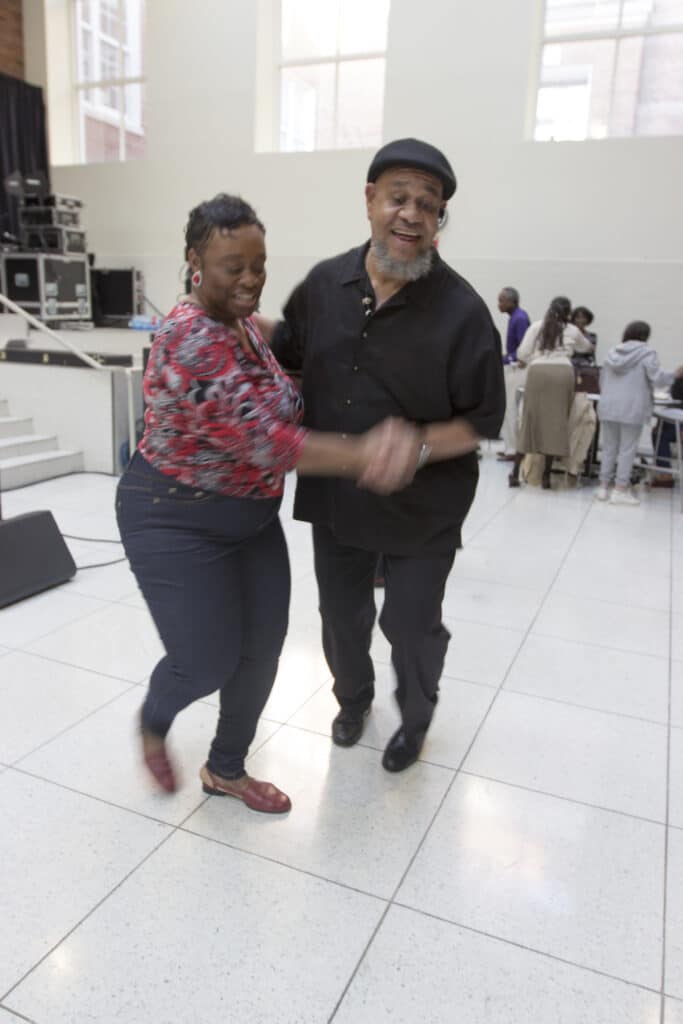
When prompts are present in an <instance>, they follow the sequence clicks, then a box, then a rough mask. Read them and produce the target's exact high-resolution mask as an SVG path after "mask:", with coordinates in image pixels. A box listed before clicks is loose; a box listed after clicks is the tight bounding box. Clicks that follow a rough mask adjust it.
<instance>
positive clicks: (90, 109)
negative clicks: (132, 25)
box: [70, 0, 146, 163]
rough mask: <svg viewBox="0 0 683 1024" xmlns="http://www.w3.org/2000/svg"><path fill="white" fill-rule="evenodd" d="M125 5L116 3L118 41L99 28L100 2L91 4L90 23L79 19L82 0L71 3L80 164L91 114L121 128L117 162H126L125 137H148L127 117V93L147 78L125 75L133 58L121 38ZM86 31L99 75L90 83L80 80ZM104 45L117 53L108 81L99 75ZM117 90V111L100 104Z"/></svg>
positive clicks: (121, 1) (118, 0) (91, 0)
mask: <svg viewBox="0 0 683 1024" xmlns="http://www.w3.org/2000/svg"><path fill="white" fill-rule="evenodd" d="M126 2H127V0H116V6H117V10H118V29H119V38H116V37H115V36H112V35H110V34H109V33H107V32H103V31H102V30H101V28H100V18H99V14H100V0H89V4H90V14H91V20H90V21H83V20H82V19H81V16H80V6H79V0H70V5H71V10H70V18H71V27H72V35H73V69H74V73H73V117H74V121H75V124H76V126H77V136H78V148H79V157H80V161H81V163H86V162H87V161H86V146H85V117H86V116H87V115H88V114H90V115H92V117H93V118H95V119H96V120H98V121H102V122H104V123H106V124H109V125H112V126H115V127H118V136H119V139H118V142H119V145H118V162H119V163H122V162H125V161H126V159H127V157H126V134H128V133H132V134H136V135H139V136H140V137H141V138H144V136H145V129H144V125H143V123H142V120H141V119H140V120H133V119H131V118H129V117H128V115H127V114H126V95H125V89H126V86H129V85H140V86H144V84H145V81H146V79H145V75H144V74H140V75H125V74H124V73H123V71H124V68H125V61H126V57H129V56H130V54H131V46H130V44H129V42H128V40H127V39H126V38H121V35H122V30H123V27H124V25H125V24H126V21H127V18H126ZM138 2H139V3H140V4H141V5H144V0H138ZM141 18H144V6H143V9H142V12H141ZM83 29H85V30H87V31H88V32H90V35H91V43H92V67H93V71H94V72H96V76H95V77H93V78H91V79H87V80H86V79H84V78H82V76H81V70H82V69H81V33H82V31H83ZM102 43H106V44H108V45H109V46H113V47H115V48H116V53H117V74H116V75H114V76H110V77H108V78H99V77H97V74H99V71H100V69H101V61H100V54H101V47H102ZM142 50H143V44H141V47H140V51H141V52H140V66H141V68H143V67H144V63H143V52H142ZM111 88H118V89H119V97H120V106H119V109H118V110H117V109H116V108H115V107H112V106H110V105H109V104H107V103H103V102H101V100H100V97H102V96H103V95H104V93H105V91H106V90H107V89H111ZM88 92H90V93H91V94H92V97H93V99H89V98H88V97H87V93H88ZM82 94H86V95H85V96H83V106H84V112H83V116H82V114H81V105H80V101H81V95H82Z"/></svg>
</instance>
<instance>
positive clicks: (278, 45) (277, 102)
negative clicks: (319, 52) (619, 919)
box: [271, 0, 391, 153]
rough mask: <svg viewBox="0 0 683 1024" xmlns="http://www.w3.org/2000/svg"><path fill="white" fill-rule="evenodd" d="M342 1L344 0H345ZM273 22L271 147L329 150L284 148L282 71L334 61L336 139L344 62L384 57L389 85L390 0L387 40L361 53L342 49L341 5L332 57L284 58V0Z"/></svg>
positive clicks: (280, 150)
mask: <svg viewBox="0 0 683 1024" xmlns="http://www.w3.org/2000/svg"><path fill="white" fill-rule="evenodd" d="M342 2H343V0H342ZM273 7H274V9H275V10H274V13H273V22H272V40H273V50H274V53H273V65H274V70H275V73H274V76H273V111H274V117H273V119H272V137H271V145H272V151H273V152H276V153H311V152H313V153H321V152H330V151H331V150H330V149H329V148H323V147H321V148H318V147H315V146H314V147H313V149H295V150H290V149H283V148H282V145H281V139H282V72H283V71H284V70H286V69H287V68H302V67H319V66H321V65H327V66H329V65H334V87H333V121H332V133H331V134H332V138H333V139H334V140H335V142H336V140H337V138H338V131H339V74H340V65H341V64H351V63H355V62H357V61H368V60H382V61H384V75H385V85H386V67H387V53H388V50H389V46H388V33H389V18H390V17H391V0H389V11H388V14H387V43H386V46H385V48H384V49H383V50H367V51H363V52H361V53H352V54H348V55H344V54H340V53H339V36H340V13H341V5H340V7H339V9H338V12H339V13H338V14H337V32H336V43H335V46H336V53H335V54H334V56H330V57H301V58H289V59H285V58H284V57H283V55H282V0H277V2H276V3H274V4H273ZM382 113H384V98H383V100H382ZM347 148H349V147H346V146H337V145H334V146H333V147H332V151H339V150H344V149H347ZM352 148H363V147H352Z"/></svg>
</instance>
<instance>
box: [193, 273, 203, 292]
mask: <svg viewBox="0 0 683 1024" xmlns="http://www.w3.org/2000/svg"><path fill="white" fill-rule="evenodd" d="M201 283H202V272H201V270H195V272H194V274H193V275H192V284H193V285H194V286H195V288H199V286H200V285H201Z"/></svg>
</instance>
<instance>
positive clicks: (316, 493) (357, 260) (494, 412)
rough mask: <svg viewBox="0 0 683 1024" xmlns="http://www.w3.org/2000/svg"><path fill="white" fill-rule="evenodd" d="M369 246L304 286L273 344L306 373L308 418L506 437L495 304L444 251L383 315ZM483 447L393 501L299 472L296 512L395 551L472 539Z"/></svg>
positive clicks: (435, 468)
mask: <svg viewBox="0 0 683 1024" xmlns="http://www.w3.org/2000/svg"><path fill="white" fill-rule="evenodd" d="M367 248H368V246H367V244H366V245H364V246H361V247H360V248H358V249H352V250H351V251H350V252H347V253H345V254H344V255H342V256H337V257H335V258H333V259H330V260H326V261H324V262H322V263H319V264H318V265H317V266H315V267H314V268H313V270H311V272H310V273H309V275H308V277H307V278H306V279H305V280H304V281H303V282H302V283H301V284H300V285H299V286H298V287H297V288H296V289H295V290H294V292H293V293H292V295H291V296H290V298H289V301H288V302H287V305H286V306H285V309H284V321H282V322H281V323H280V324H279V325H278V327H277V328H276V331H275V335H274V338H273V351H274V353H275V355H276V356H277V358H278V359H279V360H280V362H281V363H282V364H283V366H285V367H287V368H288V369H290V370H295V371H300V372H301V373H302V378H303V396H304V404H305V414H304V425H305V426H308V427H311V428H313V429H314V430H328V431H329V430H331V431H342V432H346V433H349V434H358V433H361V432H362V431H365V430H367V429H368V428H369V427H372V426H374V425H375V424H376V423H379V422H380V421H381V420H383V419H385V418H386V417H387V416H400V417H403V418H405V419H407V420H410V421H412V422H413V423H417V424H419V425H423V424H427V423H435V422H443V421H447V420H451V419H453V418H454V417H463V418H464V419H465V420H467V421H468V422H469V423H470V424H471V425H472V427H473V428H474V429H475V430H476V431H477V433H478V434H480V435H481V436H482V437H490V438H495V437H497V436H498V431H499V429H500V425H501V422H502V419H503V414H504V412H505V389H504V385H503V373H502V353H501V343H500V336H499V334H498V331H497V330H496V328H495V326H494V324H493V321H492V319H491V316H490V314H489V312H488V309H487V308H486V306H485V304H484V302H483V300H482V299H481V298H480V296H479V295H478V294H477V293H476V292H475V291H474V289H473V288H472V287H471V286H470V285H469V284H468V283H467V282H466V281H465V280H464V279H463V278H461V277H460V276H459V275H458V274H457V273H456V272H455V271H454V270H452V269H451V268H450V267H449V266H448V265H447V264H446V263H444V262H443V260H442V259H441V258H440V257H439V255H438V253H437V252H436V250H435V251H434V258H433V263H432V269H431V270H430V272H429V274H427V275H426V276H425V277H423V278H421V279H420V280H418V281H414V282H411V283H409V284H406V285H405V286H404V287H403V288H402V289H401V290H400V291H399V292H398V293H397V294H396V295H394V296H393V297H392V298H391V299H389V301H388V302H386V303H385V304H384V305H382V306H380V308H379V309H378V310H377V311H375V296H374V293H373V289H372V286H371V284H370V281H369V278H368V275H367V272H366V270H365V255H366V253H367ZM477 477H478V466H477V456H476V453H471V454H469V455H465V456H463V457H461V458H457V459H449V460H447V461H444V462H434V463H430V464H428V465H427V466H425V468H424V469H422V470H420V471H419V472H418V473H417V474H416V476H415V479H414V480H413V482H412V483H411V484H410V485H409V486H408V487H407V488H406V489H405V490H403V491H399V492H398V493H396V494H392V495H389V496H388V497H384V496H380V495H377V494H373V493H371V492H370V491H367V490H361V489H360V488H358V487H357V486H356V484H355V483H354V482H353V481H350V480H341V479H326V478H322V477H304V476H301V477H299V480H298V482H297V490H296V498H295V504H294V515H295V518H297V519H303V520H305V521H308V522H314V523H326V524H328V525H329V526H330V527H331V528H332V530H333V531H334V533H335V534H336V536H337V539H338V540H339V541H340V543H342V544H348V545H351V546H354V547H359V548H363V549H365V550H369V551H378V552H386V553H390V554H395V555H415V554H425V555H428V554H429V553H440V552H444V551H446V550H448V549H449V548H453V547H456V546H459V545H460V528H461V526H462V523H463V520H464V519H465V516H466V515H467V512H468V510H469V507H470V505H471V503H472V500H473V498H474V492H475V489H476V485H477Z"/></svg>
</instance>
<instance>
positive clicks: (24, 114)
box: [0, 74, 50, 238]
mask: <svg viewBox="0 0 683 1024" xmlns="http://www.w3.org/2000/svg"><path fill="white" fill-rule="evenodd" d="M12 171H21V173H22V174H32V173H35V172H37V171H42V173H43V174H44V175H45V176H46V178H47V180H48V182H49V180H50V179H49V161H48V155H47V127H46V123H45V104H44V103H43V90H42V89H40V88H39V87H38V86H37V85H28V84H27V83H26V82H22V81H21V80H20V79H18V78H12V77H11V75H3V74H0V238H2V235H3V232H5V231H9V232H11V233H12V234H13V235H16V234H18V232H19V217H18V202H17V200H16V199H14V198H10V197H9V196H8V195H7V193H6V192H5V189H4V186H3V182H4V180H5V178H6V177H7V175H8V174H11V173H12Z"/></svg>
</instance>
